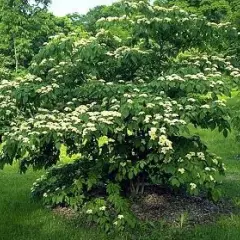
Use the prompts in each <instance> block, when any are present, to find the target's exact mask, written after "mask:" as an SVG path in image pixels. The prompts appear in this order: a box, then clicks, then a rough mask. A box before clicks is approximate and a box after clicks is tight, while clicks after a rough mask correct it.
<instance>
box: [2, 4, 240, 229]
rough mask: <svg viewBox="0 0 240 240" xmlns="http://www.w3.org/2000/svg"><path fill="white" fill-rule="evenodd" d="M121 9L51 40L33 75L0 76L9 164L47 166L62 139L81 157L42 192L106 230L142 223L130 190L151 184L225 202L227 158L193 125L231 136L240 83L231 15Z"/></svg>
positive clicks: (39, 187)
mask: <svg viewBox="0 0 240 240" xmlns="http://www.w3.org/2000/svg"><path fill="white" fill-rule="evenodd" d="M116 6H118V8H119V9H120V10H121V11H120V12H121V13H122V12H123V14H122V15H121V16H120V17H119V16H116V17H107V18H104V17H103V18H100V19H99V20H98V21H97V23H96V31H97V33H96V34H93V33H92V32H84V31H82V32H81V33H79V31H78V32H73V33H72V34H69V35H68V36H66V35H64V34H59V35H57V36H55V37H53V38H52V39H51V40H50V41H49V42H48V43H47V44H46V46H45V47H44V48H42V49H41V51H40V52H39V54H37V55H36V56H35V58H34V60H33V62H32V64H31V67H30V69H29V71H30V74H28V75H26V76H24V77H22V78H17V79H15V80H11V79H7V77H4V80H2V81H1V85H0V101H1V102H0V103H1V104H0V114H1V117H0V126H1V130H0V131H1V132H0V134H1V135H2V136H3V147H2V152H1V161H0V164H1V166H4V165H5V164H7V163H8V164H12V163H13V161H14V160H18V161H19V162H20V166H21V171H23V172H24V171H26V169H27V168H28V167H29V166H30V165H32V166H33V167H34V168H42V167H45V168H47V167H49V166H52V165H54V164H56V163H57V162H58V161H59V156H60V149H61V146H63V145H64V146H65V147H66V148H67V153H68V154H69V155H73V154H77V155H76V156H77V157H75V158H74V162H73V163H71V164H67V165H64V166H58V167H56V168H53V169H52V170H50V171H49V172H48V173H47V174H46V175H45V176H43V178H42V179H40V180H38V181H37V183H36V184H35V186H34V188H33V192H34V193H35V195H39V196H44V197H45V199H46V201H47V202H48V203H50V204H53V205H54V204H59V203H61V204H66V205H71V206H72V207H75V208H77V209H81V210H82V211H83V213H87V214H88V216H89V219H90V220H93V221H97V222H98V223H100V224H101V225H103V226H104V228H105V230H107V231H108V230H109V229H110V225H111V224H112V223H113V222H114V224H115V226H116V227H117V228H118V229H122V227H123V226H124V225H125V223H128V224H130V223H131V222H132V219H133V216H132V214H131V213H130V212H129V208H128V202H127V201H126V200H125V199H126V197H127V196H129V195H130V194H131V195H136V194H141V193H143V192H144V189H145V186H146V184H162V185H165V186H168V187H170V188H172V189H182V190H184V191H186V192H188V193H189V194H193V195H196V194H199V193H200V191H203V192H204V193H207V194H208V195H209V196H210V197H212V198H213V199H214V200H217V199H218V197H219V191H218V189H217V185H218V183H219V182H220V181H221V175H223V174H224V165H223V164H222V162H221V160H220V159H219V158H218V157H217V156H215V155H214V154H212V153H210V152H209V151H208V150H207V147H206V146H205V144H204V143H202V141H201V139H200V138H199V137H198V136H191V134H190V133H189V131H188V128H189V126H191V125H194V126H195V127H202V128H210V129H218V130H219V131H220V132H223V134H224V135H225V136H227V133H228V131H229V130H230V125H229V113H228V110H227V108H226V105H225V103H224V101H223V100H221V98H220V97H221V95H230V92H231V89H232V88H233V87H234V86H237V84H238V81H239V80H240V70H239V68H237V65H236V62H237V61H236V56H235V55H231V56H230V55H229V48H231V46H232V45H233V44H236V43H237V42H238V41H239V37H240V35H239V34H238V33H237V30H236V28H235V27H233V26H231V24H230V23H221V24H216V23H210V22H208V21H207V20H206V18H204V17H197V16H196V15H194V14H189V13H187V12H186V11H185V10H181V9H179V8H178V7H176V6H173V7H170V8H164V7H161V6H157V5H151V4H150V3H149V2H148V1H138V2H137V1H121V2H119V3H117V5H116ZM103 212H104V214H103ZM99 218H100V219H102V220H99Z"/></svg>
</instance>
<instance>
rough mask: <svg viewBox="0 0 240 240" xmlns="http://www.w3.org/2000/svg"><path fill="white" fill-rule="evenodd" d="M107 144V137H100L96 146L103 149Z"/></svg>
mask: <svg viewBox="0 0 240 240" xmlns="http://www.w3.org/2000/svg"><path fill="white" fill-rule="evenodd" d="M108 142H109V139H108V137H107V136H102V137H100V138H99V139H98V146H99V147H100V148H101V147H103V146H104V145H107V144H108Z"/></svg>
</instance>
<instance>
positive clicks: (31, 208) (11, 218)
mask: <svg viewBox="0 0 240 240" xmlns="http://www.w3.org/2000/svg"><path fill="white" fill-rule="evenodd" d="M234 102H235V99H231V104H234ZM192 132H193V133H195V134H198V135H200V136H201V138H202V139H203V141H204V142H205V143H206V144H207V145H208V147H209V149H210V151H212V152H214V153H216V154H217V155H219V156H221V157H222V158H223V160H224V162H225V164H226V167H227V174H226V178H225V180H224V182H223V184H222V191H223V193H224V195H225V197H227V198H230V199H233V200H234V202H235V203H236V204H237V205H239V206H240V159H238V158H237V156H238V155H239V154H240V143H238V142H236V140H235V136H234V133H232V134H230V135H229V137H228V138H224V137H223V136H222V135H221V134H219V133H218V132H217V131H213V132H211V131H209V130H199V129H192ZM42 173H43V172H33V171H28V172H27V174H26V175H20V174H19V173H18V170H17V166H12V167H10V166H8V167H6V168H5V169H4V171H0V240H48V239H49V240H55V239H56V240H66V239H69V240H75V239H76V240H92V239H94V240H105V239H106V240H108V239H111V240H114V239H116V240H122V239H126V240H127V239H136V240H158V239H169V240H171V239H176V240H188V239H191V240H200V239H202V240H215V239H216V240H238V239H240V215H232V216H222V217H221V218H220V219H219V220H218V221H217V222H216V223H213V224H208V225H199V226H196V227H192V228H183V229H177V228H169V227H166V226H165V227H164V226H163V225H162V224H161V223H159V225H157V226H155V227H146V226H143V227H142V228H141V229H138V230H137V231H135V232H134V233H132V235H131V237H126V236H125V237H124V236H121V237H120V236H119V235H117V234H116V235H115V236H106V235H105V234H104V233H101V232H100V231H98V230H97V229H94V228H92V229H86V228H84V226H82V225H81V223H80V222H79V223H78V222H76V221H75V222H73V221H72V222H71V221H69V220H66V219H63V218H61V217H59V216H56V215H54V214H53V213H52V212H51V211H50V210H48V209H46V208H44V207H43V206H42V204H41V203H39V202H34V201H33V200H32V198H31V195H30V188H31V185H32V183H33V182H34V181H35V180H36V178H38V177H39V176H40V175H41V174H42Z"/></svg>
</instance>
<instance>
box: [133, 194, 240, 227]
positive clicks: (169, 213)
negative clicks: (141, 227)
mask: <svg viewBox="0 0 240 240" xmlns="http://www.w3.org/2000/svg"><path fill="white" fill-rule="evenodd" d="M132 210H133V212H134V213H135V214H136V216H137V217H138V218H139V219H141V220H149V221H159V220H164V221H165V222H168V223H179V222H180V221H181V220H180V219H181V218H184V221H187V223H188V224H190V225H193V224H203V223H209V222H214V221H215V220H216V218H217V217H219V216H220V215H230V214H231V213H233V212H236V211H238V209H237V208H236V207H235V206H234V205H233V204H232V203H231V202H230V201H227V200H222V201H220V202H218V203H214V202H212V201H209V200H207V199H206V198H202V197H190V196H183V195H174V194H172V193H161V194H160V193H149V194H145V195H143V196H142V197H140V198H138V199H136V200H135V201H134V203H133V205H132Z"/></svg>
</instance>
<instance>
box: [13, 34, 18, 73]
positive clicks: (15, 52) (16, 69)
mask: <svg viewBox="0 0 240 240" xmlns="http://www.w3.org/2000/svg"><path fill="white" fill-rule="evenodd" d="M13 45H14V57H15V71H16V72H18V56H17V46H16V40H15V37H14V38H13Z"/></svg>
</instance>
